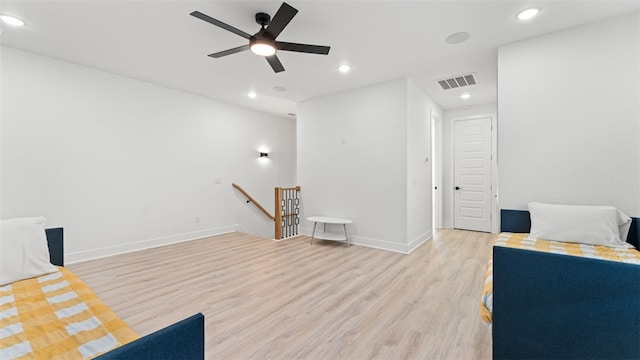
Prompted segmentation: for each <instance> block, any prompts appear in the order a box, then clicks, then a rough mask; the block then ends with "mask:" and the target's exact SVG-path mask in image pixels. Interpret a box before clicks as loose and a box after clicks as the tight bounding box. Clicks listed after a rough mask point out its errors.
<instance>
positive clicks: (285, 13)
mask: <svg viewBox="0 0 640 360" xmlns="http://www.w3.org/2000/svg"><path fill="white" fill-rule="evenodd" d="M297 13H298V10H296V9H294V8H293V7H292V6H291V5H289V4H287V3H285V2H283V3H282V5H280V8H279V9H278V12H276V14H275V15H274V16H273V19H271V21H270V22H269V25H267V29H266V32H267V33H268V34H269V35H271V37H272V39H275V38H276V37H278V35H280V33H281V32H282V30H284V28H285V27H286V26H287V24H289V22H290V21H291V19H293V17H294V16H296V14H297Z"/></svg>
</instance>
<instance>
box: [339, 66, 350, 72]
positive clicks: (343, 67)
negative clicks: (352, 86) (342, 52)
mask: <svg viewBox="0 0 640 360" xmlns="http://www.w3.org/2000/svg"><path fill="white" fill-rule="evenodd" d="M349 70H351V66H349V65H348V64H342V65H340V66H338V71H340V72H341V73H343V74H346V73H348V72H349Z"/></svg>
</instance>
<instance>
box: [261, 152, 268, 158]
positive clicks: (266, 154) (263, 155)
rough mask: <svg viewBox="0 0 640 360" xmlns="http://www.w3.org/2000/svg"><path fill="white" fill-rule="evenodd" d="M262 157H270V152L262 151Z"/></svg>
mask: <svg viewBox="0 0 640 360" xmlns="http://www.w3.org/2000/svg"><path fill="white" fill-rule="evenodd" d="M260 157H261V158H268V157H269V153H266V152H260Z"/></svg>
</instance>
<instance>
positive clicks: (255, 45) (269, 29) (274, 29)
mask: <svg viewBox="0 0 640 360" xmlns="http://www.w3.org/2000/svg"><path fill="white" fill-rule="evenodd" d="M297 13H298V10H296V9H294V8H293V7H292V6H291V5H289V4H287V3H282V5H280V8H279V9H278V11H277V12H276V14H275V15H274V16H273V19H272V18H271V17H270V16H269V14H266V13H262V12H260V13H257V14H256V17H255V19H256V22H257V23H258V24H259V25H260V30H259V31H258V32H257V33H255V34H253V35H250V34H248V33H246V32H244V31H242V30H240V29H237V28H235V27H233V26H231V25H228V24H225V23H223V22H222V21H220V20H217V19H214V18H212V17H210V16H208V15H205V14H203V13H201V12H199V11H194V12H192V13H191V16H193V17H197V18H198V19H200V20H203V21H206V22H208V23H210V24H213V25H215V26H218V27H220V28H222V29H225V30H227V31H230V32H232V33H234V34H236V35H238V36H241V37H243V38H245V39H247V40H249V44H248V45H242V46H238V47H235V48H232V49H228V50H224V51H219V52H217V53H213V54H209V56H210V57H212V58H216V59H217V58H220V57H223V56H227V55H231V54H235V53H238V52H241V51H244V50H249V51H251V52H252V53H254V54H256V55H260V56H264V57H265V59H267V62H268V63H269V65H270V66H271V68H272V69H273V71H274V72H276V73H278V72H281V71H284V66H282V63H281V62H280V59H278V56H277V55H276V51H277V50H282V51H295V52H301V53H307V54H318V55H327V54H329V50H330V49H331V48H330V47H329V46H320V45H308V44H298V43H288V42H282V41H276V38H277V37H278V35H280V33H281V32H282V30H284V28H285V27H286V26H287V25H288V24H289V22H290V21H291V19H293V17H294V16H295V15H296V14H297Z"/></svg>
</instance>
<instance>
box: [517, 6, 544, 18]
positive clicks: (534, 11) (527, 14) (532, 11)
mask: <svg viewBox="0 0 640 360" xmlns="http://www.w3.org/2000/svg"><path fill="white" fill-rule="evenodd" d="M539 13H540V8H529V9H524V10H522V11H520V12H519V13H518V14H516V19H518V20H522V21H526V20H531V19H533V18H534V17H535V16H536V15H538V14H539Z"/></svg>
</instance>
